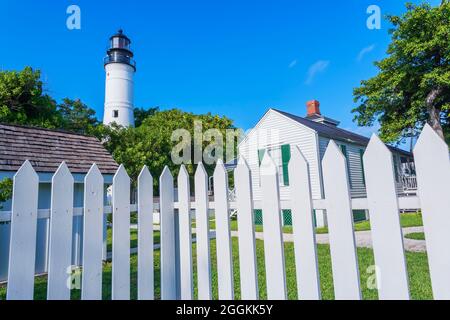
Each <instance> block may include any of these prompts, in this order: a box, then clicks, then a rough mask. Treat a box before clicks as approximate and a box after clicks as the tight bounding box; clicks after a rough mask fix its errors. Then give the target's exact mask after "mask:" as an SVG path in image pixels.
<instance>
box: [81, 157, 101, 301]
mask: <svg viewBox="0 0 450 320" xmlns="http://www.w3.org/2000/svg"><path fill="white" fill-rule="evenodd" d="M103 183H104V180H103V176H102V174H101V173H100V170H99V169H98V167H97V165H96V164H94V165H93V166H92V167H91V169H90V170H89V172H88V174H87V175H86V177H85V179H84V222H83V277H82V285H81V298H82V299H83V300H101V299H102V271H103V270H102V268H103V261H102V257H103V201H104V197H103V194H104V191H103Z"/></svg>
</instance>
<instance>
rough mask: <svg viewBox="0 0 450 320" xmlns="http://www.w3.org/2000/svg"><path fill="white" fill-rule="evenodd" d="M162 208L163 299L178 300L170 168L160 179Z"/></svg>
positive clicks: (166, 168) (172, 190)
mask: <svg viewBox="0 0 450 320" xmlns="http://www.w3.org/2000/svg"><path fill="white" fill-rule="evenodd" d="M159 185H160V206H161V209H160V211H161V299H162V300H176V299H177V282H176V278H177V277H176V246H175V212H174V205H173V193H174V189H173V176H172V174H171V173H170V170H169V168H168V167H165V168H164V171H163V172H162V175H161V177H160V182H159Z"/></svg>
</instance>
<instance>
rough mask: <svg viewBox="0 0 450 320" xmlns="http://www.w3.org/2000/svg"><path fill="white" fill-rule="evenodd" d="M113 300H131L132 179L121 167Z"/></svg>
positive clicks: (116, 199) (115, 212) (114, 203)
mask: <svg viewBox="0 0 450 320" xmlns="http://www.w3.org/2000/svg"><path fill="white" fill-rule="evenodd" d="M112 196H113V200H112V206H113V230H112V239H113V240H112V241H113V243H112V245H113V247H112V299H113V300H129V299H130V177H129V176H128V174H127V171H126V170H125V167H124V166H123V165H121V166H120V167H119V169H118V170H117V173H116V174H115V176H114V178H113V192H112Z"/></svg>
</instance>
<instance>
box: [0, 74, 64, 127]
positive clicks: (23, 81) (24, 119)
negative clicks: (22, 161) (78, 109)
mask: <svg viewBox="0 0 450 320" xmlns="http://www.w3.org/2000/svg"><path fill="white" fill-rule="evenodd" d="M0 122H3V123H11V124H21V125H35V126H39V127H44V128H58V127H59V124H60V115H59V114H58V112H57V110H56V102H55V101H54V100H53V99H52V98H51V97H50V96H49V95H47V94H45V93H44V89H43V82H42V80H41V72H40V71H39V70H33V69H32V68H30V67H26V68H25V69H24V70H22V71H1V72H0Z"/></svg>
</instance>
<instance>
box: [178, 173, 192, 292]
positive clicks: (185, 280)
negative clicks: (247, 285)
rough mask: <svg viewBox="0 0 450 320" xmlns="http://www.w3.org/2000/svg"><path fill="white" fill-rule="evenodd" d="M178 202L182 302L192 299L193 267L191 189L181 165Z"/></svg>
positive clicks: (187, 176) (187, 175) (187, 174)
mask: <svg viewBox="0 0 450 320" xmlns="http://www.w3.org/2000/svg"><path fill="white" fill-rule="evenodd" d="M178 202H179V204H180V208H179V209H178V210H179V213H178V216H179V218H178V219H179V221H180V223H179V230H180V237H179V243H180V291H181V299H182V300H192V299H193V298H194V284H193V266H192V220H191V187H190V183H189V173H188V172H187V170H186V167H185V166H184V165H183V166H181V168H180V173H179V175H178Z"/></svg>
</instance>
